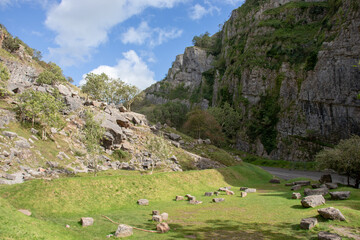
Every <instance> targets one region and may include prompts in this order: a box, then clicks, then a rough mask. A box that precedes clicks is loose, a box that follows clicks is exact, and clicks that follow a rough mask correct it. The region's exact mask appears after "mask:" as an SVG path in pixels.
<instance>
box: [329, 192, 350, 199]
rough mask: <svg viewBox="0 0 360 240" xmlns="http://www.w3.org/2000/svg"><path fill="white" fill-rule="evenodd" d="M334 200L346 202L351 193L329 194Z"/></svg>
mask: <svg viewBox="0 0 360 240" xmlns="http://www.w3.org/2000/svg"><path fill="white" fill-rule="evenodd" d="M329 194H330V196H331V199H332V200H345V199H348V198H349V197H350V191H342V192H329Z"/></svg>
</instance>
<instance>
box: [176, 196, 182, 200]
mask: <svg viewBox="0 0 360 240" xmlns="http://www.w3.org/2000/svg"><path fill="white" fill-rule="evenodd" d="M182 200H184V197H183V196H176V197H175V201H182Z"/></svg>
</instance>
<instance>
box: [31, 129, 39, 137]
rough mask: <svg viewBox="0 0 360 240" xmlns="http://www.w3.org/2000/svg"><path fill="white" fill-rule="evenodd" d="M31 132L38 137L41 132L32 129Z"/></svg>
mask: <svg viewBox="0 0 360 240" xmlns="http://www.w3.org/2000/svg"><path fill="white" fill-rule="evenodd" d="M30 132H31V133H32V134H35V135H37V134H38V133H39V131H38V130H36V129H35V128H31V129H30Z"/></svg>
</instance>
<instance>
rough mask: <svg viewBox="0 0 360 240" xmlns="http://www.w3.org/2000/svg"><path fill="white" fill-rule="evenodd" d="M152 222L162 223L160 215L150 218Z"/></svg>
mask: <svg viewBox="0 0 360 240" xmlns="http://www.w3.org/2000/svg"><path fill="white" fill-rule="evenodd" d="M152 220H153V221H155V222H162V217H161V216H160V215H154V216H152Z"/></svg>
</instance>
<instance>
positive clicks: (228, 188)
mask: <svg viewBox="0 0 360 240" xmlns="http://www.w3.org/2000/svg"><path fill="white" fill-rule="evenodd" d="M230 189H231V187H221V188H219V190H218V191H220V192H226V190H230Z"/></svg>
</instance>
